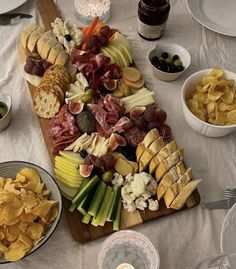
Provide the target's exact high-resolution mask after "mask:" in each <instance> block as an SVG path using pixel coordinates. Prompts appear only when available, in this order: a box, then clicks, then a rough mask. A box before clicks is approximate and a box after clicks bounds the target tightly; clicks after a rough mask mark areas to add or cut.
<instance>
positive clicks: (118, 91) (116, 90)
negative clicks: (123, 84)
mask: <svg viewBox="0 0 236 269" xmlns="http://www.w3.org/2000/svg"><path fill="white" fill-rule="evenodd" d="M113 95H114V96H115V97H117V98H121V97H123V96H124V95H123V92H122V91H121V90H120V89H115V90H114V92H113Z"/></svg>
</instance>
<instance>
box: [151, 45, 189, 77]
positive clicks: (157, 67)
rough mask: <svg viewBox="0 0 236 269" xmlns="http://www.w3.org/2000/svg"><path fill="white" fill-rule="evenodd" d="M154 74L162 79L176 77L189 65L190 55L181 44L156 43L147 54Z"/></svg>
mask: <svg viewBox="0 0 236 269" xmlns="http://www.w3.org/2000/svg"><path fill="white" fill-rule="evenodd" d="M148 59H149V62H150V64H151V66H152V70H153V73H154V75H155V76H156V77H157V78H158V79H160V80H164V81H172V80H175V79H177V78H178V77H179V76H180V75H181V74H183V72H184V71H185V70H186V69H187V68H188V67H189V65H190V63H191V56H190V54H189V52H188V51H187V50H186V49H185V48H184V47H182V46H180V45H178V44H174V43H163V42H162V43H158V45H156V48H155V49H153V50H152V51H151V52H150V53H149V55H148Z"/></svg>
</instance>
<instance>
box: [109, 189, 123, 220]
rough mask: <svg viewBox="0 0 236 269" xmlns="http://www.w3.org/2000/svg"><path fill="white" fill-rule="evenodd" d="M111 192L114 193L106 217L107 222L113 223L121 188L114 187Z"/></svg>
mask: <svg viewBox="0 0 236 269" xmlns="http://www.w3.org/2000/svg"><path fill="white" fill-rule="evenodd" d="M113 191H114V197H113V200H112V204H111V208H110V210H109V213H108V216H107V221H114V220H115V218H116V214H117V210H118V205H119V201H120V196H121V187H119V186H114V187H113Z"/></svg>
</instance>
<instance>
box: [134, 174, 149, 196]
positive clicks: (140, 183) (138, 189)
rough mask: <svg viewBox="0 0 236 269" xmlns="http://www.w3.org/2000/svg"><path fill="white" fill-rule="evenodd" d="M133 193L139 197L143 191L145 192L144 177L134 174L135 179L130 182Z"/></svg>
mask: <svg viewBox="0 0 236 269" xmlns="http://www.w3.org/2000/svg"><path fill="white" fill-rule="evenodd" d="M130 185H131V188H132V191H133V193H134V194H135V195H136V197H139V196H140V195H142V193H144V192H145V188H146V185H145V182H144V180H143V178H142V177H138V176H136V174H135V176H134V180H133V181H132V182H131V183H130Z"/></svg>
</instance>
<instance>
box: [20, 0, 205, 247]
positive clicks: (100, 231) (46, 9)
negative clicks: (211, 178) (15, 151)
mask: <svg viewBox="0 0 236 269" xmlns="http://www.w3.org/2000/svg"><path fill="white" fill-rule="evenodd" d="M38 10H39V13H40V16H41V18H42V21H43V24H44V26H45V28H46V29H50V28H51V22H52V21H54V20H55V18H56V17H60V14H59V13H58V11H57V8H56V6H55V4H54V2H53V0H39V1H38ZM20 54H21V59H23V58H24V57H25V55H24V51H22V50H20ZM28 88H29V92H30V94H31V97H33V93H34V91H35V87H34V86H32V85H31V84H30V83H28ZM38 120H39V123H40V126H41V130H42V134H43V137H44V140H45V143H46V146H47V149H48V154H49V157H50V159H51V161H52V165H54V156H53V154H52V143H51V141H50V138H49V136H48V128H49V125H48V120H45V119H41V118H38ZM199 202H200V195H199V193H198V191H197V190H195V191H194V192H193V194H192V195H191V196H190V197H189V199H188V200H187V202H186V205H185V206H184V207H183V208H182V209H181V210H179V211H183V210H186V209H189V208H192V207H194V206H196V205H197V204H198V203H199ZM63 204H64V208H65V212H66V215H67V219H68V222H69V225H70V228H71V231H72V234H73V237H74V239H75V240H76V241H79V242H85V241H91V240H94V239H97V238H99V237H102V236H104V235H107V234H110V233H112V232H113V230H112V224H111V223H108V222H107V223H106V224H105V226H104V227H94V226H92V225H86V224H83V223H82V222H81V219H82V215H81V214H80V213H79V212H78V211H75V212H73V213H71V212H69V210H68V208H69V206H70V201H69V200H67V199H66V198H63ZM179 211H177V210H173V209H168V208H166V206H165V204H164V201H163V200H162V201H160V208H159V210H158V211H150V210H145V211H136V212H134V213H129V212H127V211H126V210H122V215H121V229H128V228H131V227H134V226H136V225H139V224H142V223H145V222H147V221H150V220H154V219H157V218H160V217H163V216H166V215H170V214H173V213H177V212H179Z"/></svg>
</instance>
